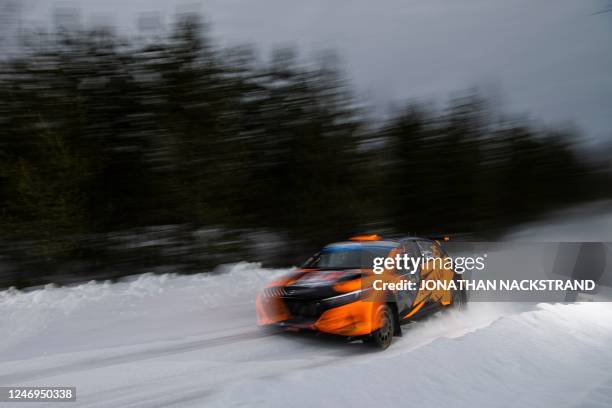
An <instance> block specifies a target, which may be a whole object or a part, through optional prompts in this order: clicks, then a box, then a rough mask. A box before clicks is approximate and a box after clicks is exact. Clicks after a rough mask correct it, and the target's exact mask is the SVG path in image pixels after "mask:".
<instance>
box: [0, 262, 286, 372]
mask: <svg viewBox="0 0 612 408" xmlns="http://www.w3.org/2000/svg"><path fill="white" fill-rule="evenodd" d="M288 271H289V270H288V269H287V270H272V269H264V268H261V266H260V265H259V264H256V263H246V262H243V263H238V264H235V265H227V266H223V267H220V268H218V269H217V270H215V271H214V272H211V273H200V274H196V275H182V276H179V275H174V274H164V275H154V274H143V275H138V276H134V277H130V278H126V279H124V280H123V281H121V282H118V283H110V282H93V281H92V282H89V283H85V284H81V285H78V286H72V287H55V286H53V285H47V286H45V287H44V288H42V289H38V290H33V291H27V292H22V291H18V290H14V289H10V290H7V291H1V292H0V333H2V334H3V335H2V336H0V360H1V357H2V356H3V352H4V354H5V356H6V357H7V358H9V357H12V358H14V357H16V356H20V355H21V353H22V352H24V350H25V349H26V348H30V351H29V352H27V353H26V354H27V355H30V354H32V353H34V354H35V353H36V347H37V346H38V345H39V342H37V341H36V338H37V336H47V339H48V340H53V338H54V337H58V338H60V337H65V334H66V333H64V334H63V335H61V333H59V331H60V330H64V331H66V330H67V331H69V332H71V333H73V332H74V333H73V334H74V336H75V339H78V338H81V339H83V340H85V339H88V340H92V341H93V344H94V345H95V344H99V341H97V340H104V339H108V338H109V337H111V336H112V335H113V333H114V334H116V338H115V341H111V342H110V343H111V345H118V343H132V342H133V341H132V339H135V338H141V339H142V336H140V335H139V333H140V332H142V331H143V330H144V329H147V328H150V329H151V330H152V331H151V332H149V333H148V334H149V335H151V336H153V337H152V338H150V339H149V340H157V339H159V337H160V336H161V337H164V336H166V335H171V334H169V333H168V331H170V330H174V333H176V334H178V335H191V334H193V332H194V331H195V332H197V331H198V330H197V329H196V328H199V329H202V327H201V326H200V324H201V323H202V322H204V321H206V320H207V319H208V320H210V316H213V315H214V313H213V312H212V311H213V310H215V309H219V308H226V307H230V306H234V305H236V304H239V303H247V304H251V303H252V304H253V305H254V299H255V294H256V293H257V291H259V290H260V289H261V288H262V287H263V286H264V285H265V283H266V282H267V281H268V280H270V279H272V278H274V277H276V276H279V275H280V274H283V273H286V272H288ZM249 317H252V316H250V315H249ZM191 319H192V320H191ZM181 326H183V327H181ZM155 327H158V328H159V329H160V333H159V334H155V333H154V329H155ZM211 328H212V327H211ZM76 332H78V334H77V333H76ZM88 333H89V334H88ZM84 334H85V336H84ZM95 336H98V339H95V338H92V337H95ZM68 342H69V343H72V341H71V340H70V339H68ZM20 343H21V344H20ZM80 343H83V344H82V345H83V347H85V346H86V344H84V343H85V342H84V341H81V342H80ZM17 346H19V347H17ZM48 349H49V347H48V345H47V344H45V345H43V346H41V350H40V352H41V353H42V352H46V351H49V350H48Z"/></svg>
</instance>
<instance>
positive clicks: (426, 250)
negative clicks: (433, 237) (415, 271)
mask: <svg viewBox="0 0 612 408" xmlns="http://www.w3.org/2000/svg"><path fill="white" fill-rule="evenodd" d="M417 243H418V245H419V249H420V250H421V255H422V256H423V258H425V259H427V258H433V256H434V255H433V249H432V247H431V246H432V242H430V241H418V242H417Z"/></svg>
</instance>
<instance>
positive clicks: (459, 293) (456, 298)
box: [452, 288, 467, 310]
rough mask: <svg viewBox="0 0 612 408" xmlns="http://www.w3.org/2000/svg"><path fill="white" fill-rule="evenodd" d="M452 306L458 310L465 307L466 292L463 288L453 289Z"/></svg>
mask: <svg viewBox="0 0 612 408" xmlns="http://www.w3.org/2000/svg"><path fill="white" fill-rule="evenodd" d="M452 307H453V308H455V309H459V310H461V309H465V308H467V293H466V292H465V289H463V288H461V289H457V290H453V303H452Z"/></svg>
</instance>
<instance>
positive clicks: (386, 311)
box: [367, 305, 396, 350]
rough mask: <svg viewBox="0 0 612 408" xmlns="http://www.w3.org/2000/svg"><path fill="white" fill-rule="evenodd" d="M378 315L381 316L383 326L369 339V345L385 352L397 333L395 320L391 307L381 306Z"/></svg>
mask: <svg viewBox="0 0 612 408" xmlns="http://www.w3.org/2000/svg"><path fill="white" fill-rule="evenodd" d="M376 313H378V314H379V316H380V319H381V326H380V328H379V329H378V330H376V331H375V332H374V333H372V335H371V336H370V337H369V338H368V339H367V343H369V344H371V345H372V346H374V347H376V348H378V349H380V350H385V349H386V348H388V347H389V346H390V345H391V342H392V341H393V335H394V334H395V331H396V327H395V318H394V316H393V311H392V310H391V308H390V307H389V305H383V306H381V307H380V308H379V309H378V310H377V312H376Z"/></svg>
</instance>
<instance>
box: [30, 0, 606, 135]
mask: <svg viewBox="0 0 612 408" xmlns="http://www.w3.org/2000/svg"><path fill="white" fill-rule="evenodd" d="M30 1H31V2H32V4H31V5H30V6H28V7H27V8H26V9H25V10H24V12H23V17H24V18H25V19H26V20H28V21H29V24H44V23H45V22H47V23H48V22H49V21H50V17H51V16H52V14H53V9H54V8H55V7H58V6H60V7H62V6H78V7H80V8H81V12H82V16H83V19H84V20H85V21H86V22H88V21H89V22H91V21H100V20H105V21H109V22H113V24H114V25H115V26H117V27H118V28H120V29H121V30H125V31H135V30H136V22H137V17H138V15H139V13H141V12H145V11H148V12H159V13H160V15H161V16H162V20H163V21H165V22H170V21H171V20H172V16H173V15H174V14H175V13H176V11H177V9H178V10H180V8H181V7H185V6H188V7H189V8H190V9H194V8H196V9H198V10H200V11H201V12H202V13H204V14H205V16H206V17H207V19H208V20H209V21H210V22H211V23H212V31H213V35H214V37H215V38H216V39H217V40H219V42H221V43H223V44H224V45H236V44H241V43H250V44H253V45H255V46H256V47H257V48H259V50H261V51H262V54H264V55H265V54H266V53H267V52H269V50H270V49H271V48H273V47H276V46H282V45H298V46H299V47H300V50H301V53H302V54H304V55H309V54H312V53H315V52H316V51H321V50H329V49H331V50H334V51H335V52H336V53H337V54H338V55H339V56H340V57H341V59H342V61H343V65H344V67H345V69H346V71H347V72H348V74H349V76H350V79H351V81H352V82H353V84H354V85H355V86H356V88H357V89H358V90H359V93H360V95H361V96H363V97H365V99H367V100H368V101H370V103H371V104H372V105H373V106H375V107H376V108H377V109H380V110H383V109H386V108H388V107H389V106H390V105H391V104H393V103H396V102H398V101H402V100H405V99H407V98H423V99H427V100H436V101H443V100H444V99H445V98H447V97H448V95H449V94H451V93H452V92H454V91H459V90H462V89H466V88H468V87H471V86H483V87H484V88H485V89H487V90H489V91H490V90H494V92H493V93H494V94H497V96H500V95H501V97H502V101H503V103H504V107H505V109H506V110H509V111H512V112H518V113H529V115H530V116H531V117H533V118H537V119H540V120H542V121H544V122H545V123H574V124H576V125H577V126H578V127H579V128H581V129H582V130H584V132H585V133H586V134H587V135H588V136H590V137H591V138H594V139H595V140H599V141H602V140H610V141H612V41H611V40H612V12H608V13H598V12H600V11H602V10H606V9H609V8H610V6H611V2H610V1H608V0H378V1H372V0H307V1H297V0H204V1H197V0H195V1H194V0H188V1H181V0H102V1H101V0H72V1H69V2H66V1H57V2H53V1H48V0H30ZM594 13H598V14H594Z"/></svg>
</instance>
